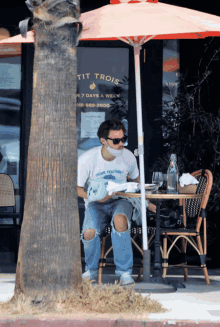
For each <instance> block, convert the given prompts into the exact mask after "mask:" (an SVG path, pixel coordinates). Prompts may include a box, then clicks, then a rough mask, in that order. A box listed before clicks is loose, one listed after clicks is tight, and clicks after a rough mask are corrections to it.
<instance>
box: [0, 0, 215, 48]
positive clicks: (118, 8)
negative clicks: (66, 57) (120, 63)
mask: <svg viewBox="0 0 220 327" xmlns="http://www.w3.org/2000/svg"><path fill="white" fill-rule="evenodd" d="M80 20H81V21H82V23H83V31H82V34H81V38H80V39H81V40H95V39H97V40H106V39H108V40H118V39H121V38H123V39H124V41H125V42H126V38H127V37H129V38H130V39H132V40H135V41H136V42H137V41H140V40H142V38H143V37H144V38H146V39H149V38H151V39H159V40H162V39H198V38H205V37H208V36H220V17H218V16H215V15H211V14H206V13H203V12H200V11H196V10H192V9H187V8H183V7H178V6H174V5H168V4H165V3H160V2H159V1H158V0H143V1H141V0H140V1H129V0H111V4H109V5H106V6H103V7H101V8H98V9H95V10H91V11H88V12H85V13H83V14H82V15H81V17H80ZM22 42H34V35H33V32H28V36H27V38H23V37H21V35H18V36H15V37H12V38H8V39H4V40H2V41H0V43H22ZM142 42H143V40H142ZM142 42H141V43H142Z"/></svg>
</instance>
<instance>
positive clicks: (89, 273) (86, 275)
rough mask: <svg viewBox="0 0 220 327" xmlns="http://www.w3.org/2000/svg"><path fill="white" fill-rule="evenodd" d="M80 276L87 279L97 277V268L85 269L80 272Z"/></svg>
mask: <svg viewBox="0 0 220 327" xmlns="http://www.w3.org/2000/svg"><path fill="white" fill-rule="evenodd" d="M82 278H83V279H85V278H88V279H89V280H93V279H97V278H98V270H87V271H85V272H84V273H83V274H82Z"/></svg>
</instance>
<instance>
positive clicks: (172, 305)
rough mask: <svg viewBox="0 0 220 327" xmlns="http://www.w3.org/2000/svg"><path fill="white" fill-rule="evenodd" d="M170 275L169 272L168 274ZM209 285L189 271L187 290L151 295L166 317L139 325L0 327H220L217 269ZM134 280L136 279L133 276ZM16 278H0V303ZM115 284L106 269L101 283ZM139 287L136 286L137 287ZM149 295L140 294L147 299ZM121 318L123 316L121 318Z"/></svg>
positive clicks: (82, 322) (35, 322)
mask: <svg viewBox="0 0 220 327" xmlns="http://www.w3.org/2000/svg"><path fill="white" fill-rule="evenodd" d="M181 272H182V271H181V270H180V272H179V274H178V270H175V275H172V274H170V275H168V277H169V278H170V279H172V280H174V281H180V282H183V277H182V275H180V273H181ZM171 273H172V271H171ZM209 276H210V281H211V285H206V284H205V279H204V277H203V275H202V271H200V270H192V269H189V281H188V282H187V283H184V284H185V286H186V288H179V289H177V291H176V292H173V293H152V294H151V298H152V299H156V300H158V301H160V302H161V303H162V305H163V306H164V307H165V308H167V309H169V312H166V313H155V314H148V315H147V318H146V319H144V321H143V319H142V321H140V320H139V321H137V320H136V319H135V321H134V320H133V321H132V320H130V319H128V320H124V319H117V320H114V319H113V320H112V319H107V320H105V319H101V320H100V319H96V320H94V319H89V320H88V319H86V318H85V319H83V318H82V319H78V318H76V319H74V320H73V319H70V320H68V319H65V320H62V319H61V320H60V319H53V320H51V319H49V320H48V319H36V318H34V319H30V320H29V319H25V320H24V319H16V320H15V319H14V320H12V319H11V320H10V319H9V318H8V319H6V318H5V319H0V327H1V326H4V327H6V326H7V327H8V326H13V327H15V326H36V327H38V326H45V327H46V326H59V327H60V326H80V327H84V326H95V327H96V326H97V327H99V326H100V327H105V326H108V327H110V326H117V327H118V326H120V327H122V326H123V327H125V326H139V327H141V326H152V327H153V326H154V327H159V326H164V325H167V326H168V325H169V326H172V325H175V326H196V325H197V326H198V324H199V326H210V327H211V326H220V269H209ZM133 277H134V279H136V278H137V275H135V274H134V275H133ZM14 281H15V274H10V273H8V274H7V273H5V274H3V273H2V274H0V301H7V300H9V299H10V298H11V297H12V295H13V291H14ZM107 281H108V282H109V281H110V282H112V283H114V281H115V276H114V273H113V270H111V269H108V270H107V269H106V271H105V273H104V276H103V282H107ZM137 285H138V283H137ZM148 294H149V293H142V295H143V296H147V295H148ZM121 316H122V315H121Z"/></svg>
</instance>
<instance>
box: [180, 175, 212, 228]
mask: <svg viewBox="0 0 220 327" xmlns="http://www.w3.org/2000/svg"><path fill="white" fill-rule="evenodd" d="M191 175H192V176H194V177H195V178H196V179H197V180H198V182H199V184H197V185H198V186H197V189H196V193H197V194H199V193H204V196H203V198H201V199H186V200H185V211H186V216H187V218H188V219H189V218H197V217H198V215H199V213H200V211H201V208H204V209H205V207H206V204H205V203H204V201H206V203H207V201H208V198H209V194H210V191H211V188H212V174H211V172H210V171H209V170H207V169H206V170H203V169H201V170H198V171H195V172H193V173H192V174H191ZM188 222H189V221H188Z"/></svg>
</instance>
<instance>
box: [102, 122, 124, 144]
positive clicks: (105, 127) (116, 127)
mask: <svg viewBox="0 0 220 327" xmlns="http://www.w3.org/2000/svg"><path fill="white" fill-rule="evenodd" d="M121 129H122V130H123V132H124V134H125V126H124V124H123V123H122V122H121V121H120V119H118V118H115V119H111V120H106V121H104V122H103V123H101V125H100V126H99V129H98V132H97V135H98V138H99V139H100V138H101V137H102V138H104V139H107V137H108V135H109V131H110V130H113V131H120V130H121Z"/></svg>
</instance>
